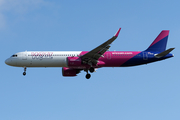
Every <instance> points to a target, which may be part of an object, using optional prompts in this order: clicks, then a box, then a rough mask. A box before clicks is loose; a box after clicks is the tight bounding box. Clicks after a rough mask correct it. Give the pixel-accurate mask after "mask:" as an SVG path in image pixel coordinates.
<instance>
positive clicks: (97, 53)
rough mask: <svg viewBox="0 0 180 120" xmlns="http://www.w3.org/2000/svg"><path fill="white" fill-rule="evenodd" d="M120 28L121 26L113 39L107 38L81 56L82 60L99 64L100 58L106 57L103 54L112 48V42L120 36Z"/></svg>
mask: <svg viewBox="0 0 180 120" xmlns="http://www.w3.org/2000/svg"><path fill="white" fill-rule="evenodd" d="M120 30H121V28H119V30H118V31H117V32H116V34H115V35H114V36H113V37H112V38H111V39H109V40H107V41H106V42H104V43H103V44H101V45H99V46H98V47H96V48H94V49H93V50H91V51H89V52H88V53H86V54H84V55H82V56H81V57H80V58H81V59H82V61H83V62H84V63H87V64H89V63H90V64H91V63H94V64H97V62H98V59H99V58H100V57H104V56H103V54H104V53H105V52H106V51H107V50H108V49H109V48H110V44H111V43H112V42H113V41H114V40H115V39H116V38H117V37H118V35H119V32H120Z"/></svg>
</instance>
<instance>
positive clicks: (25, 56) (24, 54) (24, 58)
mask: <svg viewBox="0 0 180 120" xmlns="http://www.w3.org/2000/svg"><path fill="white" fill-rule="evenodd" d="M22 60H27V51H25V52H23V53H22Z"/></svg>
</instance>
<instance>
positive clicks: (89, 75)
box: [84, 69, 91, 79]
mask: <svg viewBox="0 0 180 120" xmlns="http://www.w3.org/2000/svg"><path fill="white" fill-rule="evenodd" d="M84 71H86V72H87V74H86V79H89V78H90V77H91V74H89V73H88V69H87V70H84Z"/></svg>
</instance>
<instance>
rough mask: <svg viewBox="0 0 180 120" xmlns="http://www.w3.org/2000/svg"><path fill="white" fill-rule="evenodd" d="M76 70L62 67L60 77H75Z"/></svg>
mask: <svg viewBox="0 0 180 120" xmlns="http://www.w3.org/2000/svg"><path fill="white" fill-rule="evenodd" d="M76 74H77V70H76V69H71V68H66V67H63V68H62V75H63V76H72V77H73V76H77V75H76Z"/></svg>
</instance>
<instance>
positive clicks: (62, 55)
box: [5, 51, 81, 67]
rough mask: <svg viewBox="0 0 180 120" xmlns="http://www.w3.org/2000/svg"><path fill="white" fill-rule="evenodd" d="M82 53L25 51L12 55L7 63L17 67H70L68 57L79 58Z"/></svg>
mask: <svg viewBox="0 0 180 120" xmlns="http://www.w3.org/2000/svg"><path fill="white" fill-rule="evenodd" d="M80 53H81V51H25V52H19V53H16V54H14V55H12V56H11V57H10V58H8V59H7V60H6V61H5V62H6V64H8V65H11V66H16V67H68V66H67V61H66V59H67V57H68V56H79V54H80Z"/></svg>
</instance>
